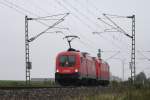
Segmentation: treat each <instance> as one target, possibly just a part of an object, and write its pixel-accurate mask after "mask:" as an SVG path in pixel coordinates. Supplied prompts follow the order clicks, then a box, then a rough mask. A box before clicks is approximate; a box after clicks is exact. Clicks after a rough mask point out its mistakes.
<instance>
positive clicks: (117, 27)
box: [98, 14, 136, 84]
mask: <svg viewBox="0 0 150 100" xmlns="http://www.w3.org/2000/svg"><path fill="white" fill-rule="evenodd" d="M103 15H104V16H105V18H106V19H108V20H109V21H110V22H111V23H112V24H113V25H111V24H108V23H107V22H106V21H104V20H102V19H101V18H98V19H99V20H101V21H102V22H103V23H104V24H106V25H108V26H110V27H112V28H113V29H115V30H117V31H116V32H121V33H123V34H124V35H126V36H127V37H129V38H131V39H132V43H131V46H132V47H131V61H130V64H129V66H130V69H131V83H132V84H134V82H135V76H136V68H135V15H132V16H117V15H111V16H116V17H120V18H121V17H123V18H131V19H132V35H129V34H128V33H127V32H126V31H125V30H123V29H122V28H121V27H120V26H118V25H117V24H116V23H115V22H114V21H113V20H112V19H111V18H110V17H108V16H107V15H108V14H103ZM104 32H105V31H104ZM106 32H107V31H106ZM108 32H111V31H108Z"/></svg>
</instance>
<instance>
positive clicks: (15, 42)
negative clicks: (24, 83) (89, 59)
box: [0, 0, 150, 80]
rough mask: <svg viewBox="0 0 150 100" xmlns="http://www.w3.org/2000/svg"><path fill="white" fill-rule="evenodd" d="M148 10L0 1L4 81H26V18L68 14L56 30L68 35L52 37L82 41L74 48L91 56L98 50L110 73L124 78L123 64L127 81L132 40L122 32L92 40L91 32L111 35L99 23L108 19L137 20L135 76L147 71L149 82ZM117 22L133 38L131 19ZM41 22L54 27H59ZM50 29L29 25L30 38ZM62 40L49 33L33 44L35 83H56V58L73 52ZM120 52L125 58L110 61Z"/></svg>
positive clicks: (126, 2)
mask: <svg viewBox="0 0 150 100" xmlns="http://www.w3.org/2000/svg"><path fill="white" fill-rule="evenodd" d="M149 5H150V1H149V0H0V16H1V17H0V80H25V42H24V41H25V40H24V38H25V37H24V33H25V32H24V30H25V26H24V23H25V21H24V20H25V15H27V16H28V17H31V18H36V17H44V16H51V15H56V14H62V13H68V12H69V13H70V14H69V16H67V17H66V18H65V20H64V21H63V22H62V23H60V24H59V25H57V26H56V27H61V28H69V30H65V29H58V28H53V29H51V30H49V32H55V31H62V32H63V33H64V34H65V35H69V34H74V35H77V36H79V37H80V40H79V39H76V40H74V41H73V43H72V46H73V47H74V48H76V49H78V50H80V51H86V52H89V53H90V54H91V55H92V56H96V55H97V49H99V48H100V49H102V50H103V51H104V52H102V58H103V59H105V60H106V61H107V62H108V63H109V65H110V70H111V73H112V74H113V75H115V76H119V77H121V78H122V64H121V60H124V62H125V79H127V78H128V77H129V76H130V69H129V61H130V52H131V39H130V38H128V37H126V36H124V34H122V33H119V32H105V33H101V34H99V35H93V34H92V32H103V31H104V30H105V29H111V27H109V26H107V25H106V24H104V23H102V22H101V21H99V20H98V19H97V18H99V17H100V18H104V16H102V14H103V13H106V14H113V15H121V16H130V15H133V14H135V17H136V50H140V52H138V51H137V52H136V68H137V69H136V73H139V72H141V71H144V72H145V73H146V75H147V76H150V61H148V60H147V59H148V58H150V57H149V56H150V52H146V51H150V45H149V43H150V39H149V38H150V34H149V31H150V30H149V26H150V19H149V18H150V13H149V10H150V6H149ZM60 17H62V16H57V17H52V18H55V19H57V18H60ZM105 20H106V19H105ZM112 20H113V21H115V22H116V23H117V24H118V25H119V26H121V27H122V28H123V29H124V30H126V32H128V34H130V35H131V19H126V18H112ZM106 21H107V22H108V20H106ZM42 22H44V23H46V24H48V25H52V24H53V23H54V22H55V21H54V20H51V21H48V20H46V21H42ZM108 23H109V22H108ZM110 24H111V23H110ZM46 28H47V27H45V26H43V25H42V24H40V23H38V22H36V21H29V36H30V37H32V36H35V35H36V34H38V33H40V32H41V31H43V30H44V29H46ZM63 37H64V35H62V34H61V33H60V34H58V33H57V34H56V33H52V34H50V33H45V34H43V35H42V36H40V37H39V38H37V39H36V40H35V41H33V42H32V43H30V48H31V50H30V51H31V61H32V65H33V68H32V70H31V77H34V78H35V77H39V78H45V77H46V78H48V77H54V72H55V58H56V55H57V53H59V52H61V51H64V50H66V49H67V48H68V44H67V42H66V40H63ZM108 51H114V52H108ZM117 51H120V53H118V54H117V55H116V56H114V57H111V56H112V55H114V54H116V52H117Z"/></svg>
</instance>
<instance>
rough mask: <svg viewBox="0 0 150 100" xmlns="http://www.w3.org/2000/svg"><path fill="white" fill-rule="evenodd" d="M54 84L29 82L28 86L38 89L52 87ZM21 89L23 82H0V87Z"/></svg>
mask: <svg viewBox="0 0 150 100" xmlns="http://www.w3.org/2000/svg"><path fill="white" fill-rule="evenodd" d="M53 85H54V82H51V81H43V82H41V81H39V82H38V81H34V82H32V81H31V84H30V86H39V87H42V86H43V87H45V86H53ZM15 86H16V87H21V86H22V87H23V86H26V82H25V81H17V80H0V87H15Z"/></svg>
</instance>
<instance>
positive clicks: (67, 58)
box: [59, 55, 75, 67]
mask: <svg viewBox="0 0 150 100" xmlns="http://www.w3.org/2000/svg"><path fill="white" fill-rule="evenodd" d="M59 61H60V66H62V67H72V66H74V65H75V56H72V55H62V56H60V59H59Z"/></svg>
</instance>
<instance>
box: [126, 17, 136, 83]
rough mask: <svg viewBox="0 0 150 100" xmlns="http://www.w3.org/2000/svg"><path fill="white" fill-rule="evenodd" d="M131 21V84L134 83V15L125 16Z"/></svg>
mask: <svg viewBox="0 0 150 100" xmlns="http://www.w3.org/2000/svg"><path fill="white" fill-rule="evenodd" d="M127 18H131V19H132V48H131V62H130V68H131V83H133V84H134V83H135V76H136V68H135V15H132V16H127Z"/></svg>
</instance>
